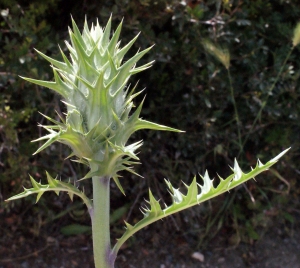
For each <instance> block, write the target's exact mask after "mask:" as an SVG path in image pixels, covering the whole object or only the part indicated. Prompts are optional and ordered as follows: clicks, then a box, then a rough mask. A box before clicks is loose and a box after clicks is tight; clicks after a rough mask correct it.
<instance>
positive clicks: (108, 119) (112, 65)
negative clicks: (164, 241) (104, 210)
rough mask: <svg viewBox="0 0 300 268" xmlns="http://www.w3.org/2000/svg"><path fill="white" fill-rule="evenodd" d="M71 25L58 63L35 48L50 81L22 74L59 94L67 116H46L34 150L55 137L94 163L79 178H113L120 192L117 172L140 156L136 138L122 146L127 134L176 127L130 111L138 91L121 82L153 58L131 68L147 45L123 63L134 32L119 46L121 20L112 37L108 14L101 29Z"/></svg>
mask: <svg viewBox="0 0 300 268" xmlns="http://www.w3.org/2000/svg"><path fill="white" fill-rule="evenodd" d="M72 26H73V30H71V29H69V35H70V40H71V43H69V42H66V46H67V48H68V50H69V52H70V55H69V58H68V57H67V56H66V55H65V54H64V52H63V51H62V50H61V55H62V58H63V61H57V60H55V59H52V58H50V57H48V56H46V55H45V54H43V53H41V52H39V51H37V52H38V53H39V54H40V55H41V56H42V57H44V58H45V59H46V60H48V61H49V62H50V63H51V67H52V69H53V73H54V82H49V81H41V80H34V79H31V78H24V79H25V80H27V81H29V82H32V83H35V84H37V85H40V86H44V87H47V88H50V89H52V90H54V91H55V92H57V93H58V94H60V95H61V96H62V97H63V102H64V103H65V105H66V108H67V115H66V118H65V119H64V118H61V122H58V121H56V120H54V119H52V118H49V117H48V116H45V117H46V118H47V119H48V120H49V121H51V122H52V123H54V125H52V126H42V127H43V128H45V129H46V130H47V131H48V132H49V134H48V135H45V136H43V137H41V138H39V139H37V140H36V141H40V140H47V141H46V142H45V143H44V144H43V145H42V146H41V147H40V148H39V149H38V150H37V151H36V153H38V152H40V151H41V150H43V149H45V148H46V147H48V146H49V145H51V144H52V143H53V142H55V141H58V142H61V143H64V144H66V145H68V146H69V147H70V148H71V149H72V154H71V156H76V157H78V160H77V161H78V162H80V163H84V164H87V165H88V166H90V167H91V164H92V163H93V166H95V165H94V164H96V166H97V167H98V168H97V170H94V169H91V171H90V172H89V173H88V174H87V175H86V176H85V177H84V179H85V178H90V177H92V176H95V175H96V176H109V177H113V178H114V180H115V181H116V183H117V185H118V186H119V188H120V190H121V191H122V192H123V190H122V187H121V185H120V183H119V181H118V175H117V173H118V172H119V171H121V170H128V171H130V172H132V173H135V172H134V171H133V169H132V164H135V163H137V162H136V161H138V160H139V159H138V157H137V155H136V153H135V152H136V150H137V149H138V148H139V147H140V146H141V145H142V142H141V141H140V142H136V143H133V144H127V142H128V139H129V137H130V136H131V135H132V134H133V133H134V132H135V131H137V130H140V129H154V130H168V131H176V132H178V131H179V130H176V129H173V128H169V127H166V126H162V125H158V124H155V123H152V122H149V121H146V120H143V119H141V118H140V117H139V115H140V112H141V109H142V103H141V104H140V105H139V106H138V107H137V109H136V110H135V111H134V112H133V113H131V109H132V108H133V107H134V105H133V99H134V98H135V97H136V96H137V95H139V94H140V93H141V92H137V93H134V89H135V88H133V90H131V91H129V87H126V86H127V84H128V80H129V78H130V76H131V75H133V74H136V73H139V72H141V71H144V70H146V69H148V68H149V67H151V66H152V64H153V62H149V63H146V64H145V65H143V66H139V67H136V64H137V62H138V61H139V60H140V59H141V58H142V57H143V56H144V55H145V54H146V53H147V52H148V51H149V50H150V49H151V47H149V48H147V49H145V50H142V51H138V52H137V53H136V54H135V55H134V56H133V57H132V58H130V59H128V60H127V61H126V62H123V59H124V56H125V54H126V53H127V52H128V50H129V49H130V48H131V47H132V45H133V44H134V42H135V41H136V39H137V37H138V35H137V36H135V37H134V38H133V39H132V40H131V41H130V42H129V43H128V44H127V45H125V46H124V47H122V48H120V42H119V36H120V32H121V28H122V22H121V23H120V24H119V26H118V27H117V29H116V31H115V32H114V34H112V36H111V18H110V19H109V20H108V22H107V25H106V27H105V28H102V27H100V25H99V23H98V21H97V23H96V25H92V27H91V29H89V28H88V25H87V22H86V21H85V24H84V29H83V32H82V33H80V31H79V29H78V27H77V25H76V23H75V22H74V20H73V19H72ZM110 36H111V37H110Z"/></svg>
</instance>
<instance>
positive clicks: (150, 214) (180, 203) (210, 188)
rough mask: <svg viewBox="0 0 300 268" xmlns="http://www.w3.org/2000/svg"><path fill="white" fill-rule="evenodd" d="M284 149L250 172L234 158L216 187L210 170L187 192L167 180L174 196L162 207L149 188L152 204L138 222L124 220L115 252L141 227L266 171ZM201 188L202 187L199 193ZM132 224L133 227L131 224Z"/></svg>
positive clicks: (258, 163) (170, 191) (280, 155)
mask: <svg viewBox="0 0 300 268" xmlns="http://www.w3.org/2000/svg"><path fill="white" fill-rule="evenodd" d="M288 150H289V149H287V150H284V151H283V152H281V153H280V154H279V155H277V156H276V157H274V158H273V159H271V160H270V161H269V162H267V163H266V164H262V163H261V162H260V161H259V160H258V161H257V164H256V167H255V168H254V169H252V170H251V171H250V172H248V173H244V172H243V171H242V170H241V168H240V167H239V165H238V163H237V161H236V160H235V161H234V167H233V168H232V172H233V174H231V175H230V176H228V177H227V178H226V179H222V178H221V177H219V178H220V183H219V185H218V186H217V187H214V185H213V180H212V179H210V177H209V175H208V173H207V172H205V174H204V176H203V177H202V176H201V178H202V180H203V185H199V184H198V183H197V182H196V178H194V179H193V181H192V183H191V184H190V185H186V187H187V193H186V195H184V194H183V193H181V192H180V190H179V189H175V188H174V187H173V186H172V184H171V183H170V182H169V181H166V184H167V186H168V188H169V193H170V194H171V197H172V204H171V205H169V206H167V205H166V207H165V208H164V209H162V207H161V205H160V204H159V201H158V200H156V199H155V198H154V196H153V194H152V192H151V191H150V190H149V201H148V204H149V206H150V207H149V208H148V207H146V208H142V212H143V215H144V218H143V219H142V220H140V221H139V222H138V223H136V224H135V225H134V226H132V225H130V224H128V223H125V224H126V226H127V229H126V232H125V233H124V234H123V236H122V237H121V238H120V239H119V240H118V242H117V243H116V245H115V246H114V248H113V252H114V254H117V252H118V250H119V249H120V247H121V245H122V244H123V243H124V242H125V241H126V240H127V239H128V238H129V237H131V236H132V235H133V234H134V233H136V232H137V231H139V230H141V229H142V228H144V227H145V226H147V225H149V224H151V223H153V222H155V221H158V220H160V219H163V218H165V217H167V216H170V215H172V214H174V213H177V212H179V211H182V210H184V209H187V208H190V207H192V206H195V205H198V204H200V203H202V202H204V201H206V200H209V199H212V198H214V197H216V196H218V195H220V194H223V193H225V192H227V191H230V190H231V189H233V188H235V187H237V186H238V185H240V184H242V183H244V182H246V181H248V180H250V179H252V178H255V177H256V176H257V175H258V174H260V173H262V172H263V171H266V170H268V169H269V168H270V167H271V166H273V165H274V164H275V163H276V162H277V161H278V160H279V158H280V157H282V156H283V155H284V154H285V153H286V152H287V151H288ZM199 188H200V189H201V191H200V193H199V191H198V190H199ZM128 226H130V228H128Z"/></svg>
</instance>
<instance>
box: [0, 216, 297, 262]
mask: <svg viewBox="0 0 300 268" xmlns="http://www.w3.org/2000/svg"><path fill="white" fill-rule="evenodd" d="M2 219H3V218H2ZM2 219H1V221H2ZM4 223H7V218H6V220H5V221H4ZM3 226H4V227H5V229H4V228H3ZM160 227H161V226H160V224H159V223H158V224H154V225H153V226H150V227H149V228H148V229H147V230H144V231H141V232H140V234H138V235H137V236H135V238H134V239H133V240H131V241H129V242H128V243H127V244H126V245H125V248H123V249H122V250H121V251H120V253H119V256H118V258H117V262H116V267H117V268H127V267H128V268H149V267H155V268H156V267H157V268H194V267H199V268H212V267H216V268H229V267H231V268H232V267H234V268H235V267H236V268H239V267H240V268H243V267H250V268H264V267H266V268H267V267H270V268H300V220H299V219H298V220H297V221H296V222H295V223H294V227H293V228H288V229H287V228H285V229H284V227H282V226H280V224H279V223H278V224H277V223H276V222H275V223H274V224H273V226H272V227H271V228H270V229H268V230H263V232H262V233H261V234H260V235H261V238H260V239H259V240H258V241H256V242H253V243H252V244H249V243H239V244H238V245H237V246H234V247H233V246H231V247H229V246H228V237H226V235H222V236H218V237H215V238H214V240H213V241H211V242H210V244H209V246H208V247H207V248H205V249H202V250H196V249H195V248H193V246H192V245H191V244H190V243H189V242H188V241H187V239H186V238H183V235H182V233H179V234H174V233H173V229H174V228H173V227H172V225H171V224H170V229H169V230H166V229H167V228H163V230H160ZM164 232H168V233H164ZM196 251H199V253H200V256H203V257H204V261H202V262H201V261H199V260H196V259H194V258H192V257H191V256H192V254H193V253H195V252H196ZM44 267H47V268H77V267H83V268H89V267H91V268H92V267H94V266H93V256H92V244H91V238H90V236H89V235H77V236H74V237H67V238H66V237H64V236H62V235H57V236H49V233H47V229H45V230H43V233H40V235H39V236H38V238H37V237H35V238H34V237H32V238H30V237H27V236H26V235H23V234H20V233H18V232H17V230H14V229H13V228H12V227H9V226H7V225H6V224H4V225H2V223H1V237H0V268H44Z"/></svg>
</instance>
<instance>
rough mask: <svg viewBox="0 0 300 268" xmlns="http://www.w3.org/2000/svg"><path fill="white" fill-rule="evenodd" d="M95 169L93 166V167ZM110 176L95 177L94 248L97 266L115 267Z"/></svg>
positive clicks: (102, 267)
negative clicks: (110, 222) (110, 224)
mask: <svg viewBox="0 0 300 268" xmlns="http://www.w3.org/2000/svg"><path fill="white" fill-rule="evenodd" d="M92 169H93V167H92ZM109 182H110V178H109V177H98V176H94V177H93V210H92V211H91V212H90V215H91V219H92V232H93V249H94V261H95V267H96V268H113V267H114V261H115V257H112V255H111V245H110V229H109V207H110V205H109V204H110V199H109V190H110V189H109Z"/></svg>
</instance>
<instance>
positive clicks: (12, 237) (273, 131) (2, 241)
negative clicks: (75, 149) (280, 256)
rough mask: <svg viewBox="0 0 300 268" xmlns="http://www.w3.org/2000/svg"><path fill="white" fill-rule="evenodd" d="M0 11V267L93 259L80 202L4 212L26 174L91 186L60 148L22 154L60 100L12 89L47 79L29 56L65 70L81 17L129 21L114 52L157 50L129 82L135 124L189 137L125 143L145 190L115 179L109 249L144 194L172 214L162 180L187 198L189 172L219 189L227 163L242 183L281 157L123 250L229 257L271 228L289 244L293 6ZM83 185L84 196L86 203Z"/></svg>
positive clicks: (294, 207) (27, 6) (299, 64)
mask: <svg viewBox="0 0 300 268" xmlns="http://www.w3.org/2000/svg"><path fill="white" fill-rule="evenodd" d="M0 12H1V15H0V93H1V94H0V267H19V266H17V265H19V264H20V263H22V261H24V260H27V259H29V258H31V257H37V256H43V257H42V258H43V259H44V260H46V259H47V256H48V257H49V256H52V255H51V254H52V253H50V252H52V251H54V250H53V248H55V247H56V248H59V247H60V248H64V247H66V248H68V247H72V246H74V245H75V246H77V247H79V248H81V249H82V252H84V251H85V250H86V251H89V252H90V250H91V236H90V227H89V226H90V220H89V216H88V214H87V213H86V211H85V207H84V206H83V204H82V203H81V202H80V201H79V200H77V199H75V200H74V202H73V203H71V202H70V200H69V197H68V196H67V195H66V194H61V195H59V196H56V195H55V194H54V193H47V194H45V195H44V196H43V198H41V200H40V201H39V203H38V204H35V197H34V196H29V197H28V198H26V199H21V200H17V201H14V202H10V203H6V202H4V200H5V199H7V198H9V197H10V196H12V195H15V194H17V193H19V192H21V191H23V188H22V187H23V186H24V187H26V188H29V187H31V185H30V180H29V177H28V173H29V174H31V175H32V176H33V177H34V178H36V179H38V180H41V181H42V182H45V170H47V171H48V172H49V173H50V174H51V175H52V176H56V175H57V176H58V177H60V178H61V179H62V180H66V181H67V180H69V179H70V180H71V181H76V180H77V179H80V178H81V176H82V175H83V174H85V173H86V170H84V167H82V166H80V165H78V164H76V163H74V162H71V161H69V160H64V159H65V158H66V157H67V156H68V154H69V151H68V148H66V147H64V146H62V145H60V144H58V143H57V144H54V145H52V146H51V147H50V148H47V149H46V150H44V151H43V152H41V153H39V154H38V155H32V154H33V153H34V152H35V150H36V149H37V148H38V147H39V144H37V143H31V141H32V140H34V139H36V138H38V137H40V136H41V135H42V132H43V130H42V129H41V128H38V127H37V124H38V123H43V124H44V123H45V118H43V117H42V116H41V115H40V114H39V113H38V112H41V113H43V114H47V115H49V116H50V117H55V111H58V112H64V108H63V105H62V103H61V101H60V100H61V99H60V96H58V95H55V94H53V92H52V91H50V90H48V89H46V88H41V87H38V86H36V85H33V84H30V83H27V82H25V81H23V80H22V79H21V78H20V77H19V75H21V76H25V77H30V78H35V79H41V80H51V79H52V78H53V74H52V71H51V68H50V67H49V63H48V62H46V61H45V60H43V59H42V58H41V57H39V56H38V54H37V53H36V52H35V50H34V48H36V49H38V50H40V51H42V52H43V53H45V54H47V55H48V56H51V57H52V58H56V59H59V60H60V59H61V56H60V52H59V46H60V47H61V48H62V49H63V50H64V51H66V47H65V44H64V40H68V26H71V15H72V17H73V18H74V20H75V21H76V22H77V25H78V27H79V28H80V29H82V26H83V23H84V20H85V18H86V19H87V21H88V23H89V25H91V23H95V22H96V19H97V18H98V20H99V23H100V25H103V26H104V25H105V24H106V22H107V20H108V18H109V16H110V15H111V14H112V15H113V27H114V28H116V27H117V25H118V23H119V22H120V21H121V20H122V19H124V24H123V30H122V33H121V40H122V42H121V46H122V45H124V44H126V43H127V42H128V41H129V40H131V39H132V38H133V37H134V36H135V35H136V34H137V33H138V32H141V35H140V37H139V38H138V40H137V41H136V43H135V44H134V47H133V48H132V49H131V50H130V52H129V54H130V53H131V54H134V53H135V52H136V51H137V50H138V49H140V48H141V49H144V48H146V47H149V46H151V45H153V44H155V46H154V48H153V49H152V50H151V51H150V52H149V53H148V54H147V55H146V56H145V57H144V58H143V59H142V60H141V62H140V65H142V64H144V63H146V62H149V61H152V60H155V64H154V66H153V67H152V68H150V69H149V70H146V71H144V72H143V73H140V74H138V75H136V76H133V77H132V78H131V83H132V84H135V83H136V82H137V81H139V86H138V88H139V89H143V88H145V94H146V95H147V97H146V101H145V104H144V110H143V111H142V117H143V118H145V119H148V120H150V121H153V122H157V123H160V124H164V125H168V126H171V127H174V128H178V129H181V130H184V131H186V132H185V133H181V134H176V133H167V132H154V131H140V132H138V133H136V134H135V135H134V137H133V140H135V141H137V140H140V139H143V140H144V145H143V147H142V148H141V153H140V154H139V157H140V159H141V162H142V165H139V166H137V167H136V170H137V172H138V173H139V174H141V175H142V176H143V177H144V179H141V178H139V177H136V176H134V175H132V174H128V173H123V174H122V175H123V178H122V179H121V183H122V185H123V187H124V190H125V192H126V196H123V195H122V194H121V193H120V192H119V190H118V188H117V187H116V186H115V185H114V184H112V193H111V208H112V210H111V211H112V216H111V224H112V227H111V231H112V240H114V238H117V237H119V236H121V234H122V232H123V226H124V223H123V221H124V220H127V221H129V222H130V223H134V222H136V221H137V220H138V219H140V218H141V217H142V214H141V213H140V211H139V207H140V206H141V205H143V204H144V202H145V201H144V199H145V198H147V193H148V188H149V187H150V188H151V189H152V192H153V193H154V195H155V197H156V198H159V199H160V200H161V201H162V202H166V203H168V202H169V201H170V199H169V195H168V192H167V190H166V186H165V183H164V178H166V179H169V180H170V181H171V182H172V183H173V185H175V186H177V187H180V188H182V189H184V185H183V182H185V183H190V182H191V180H192V179H193V177H194V176H195V175H196V176H197V177H198V180H199V182H200V183H201V178H200V177H199V176H198V173H199V174H204V172H205V170H208V172H209V174H210V176H211V177H212V178H213V177H217V174H219V175H220V176H221V177H226V176H228V175H229V174H230V172H231V170H230V166H232V165H233V160H234V158H235V157H236V158H237V160H238V162H239V164H240V166H241V168H242V169H243V171H244V172H248V171H250V167H251V166H252V167H253V166H255V165H256V160H257V158H259V159H260V160H261V161H262V162H263V163H265V162H267V161H269V160H270V159H271V158H272V157H274V156H275V155H277V154H278V153H280V152H281V151H282V150H284V149H286V148H288V147H292V149H291V150H290V151H289V152H288V154H287V155H286V156H284V158H283V159H282V160H280V162H279V163H278V164H276V165H275V166H274V167H272V169H271V170H270V171H269V172H266V173H263V174H262V175H260V176H259V177H258V178H256V181H254V180H252V181H250V182H248V183H247V184H246V185H244V186H240V187H239V189H236V190H234V191H232V192H231V193H230V194H224V195H222V196H220V197H218V198H215V199H214V200H212V201H209V202H206V203H204V204H201V205H200V206H197V207H195V208H193V209H189V210H187V211H184V212H182V213H180V214H178V215H174V216H173V217H171V218H170V219H166V220H165V221H163V222H159V223H157V224H156V225H155V224H154V225H155V226H151V227H149V228H148V229H147V230H145V231H141V232H143V233H141V234H137V235H136V236H135V237H134V238H133V239H131V240H129V241H128V243H127V246H128V247H129V248H130V247H131V246H133V247H134V245H140V244H142V243H148V244H150V245H152V246H153V247H156V246H157V245H161V244H159V243H162V244H163V243H164V242H165V241H166V239H170V240H168V241H171V242H170V243H174V244H176V243H177V245H185V246H186V247H188V248H190V249H192V250H202V251H205V250H206V249H207V248H208V247H209V245H211V243H216V241H218V239H219V237H222V239H223V240H224V241H225V244H226V245H228V246H229V247H230V246H234V247H236V246H239V245H240V244H241V243H244V244H250V245H252V244H253V243H255V241H257V240H259V239H261V237H262V233H263V232H266V231H267V230H268V229H269V228H271V227H272V226H273V225H274V224H276V226H277V227H278V228H279V229H280V230H282V232H285V233H287V234H292V233H293V232H294V231H295V228H297V224H298V227H299V219H300V183H299V176H300V175H299V174H300V169H299V159H300V157H299V153H300V150H299V146H300V139H299V132H300V122H299V111H300V101H299V100H300V99H299V98H300V97H299V96H300V85H299V75H300V61H299V56H300V53H299V47H297V46H295V47H293V42H292V39H293V34H294V29H295V27H296V25H297V23H298V22H299V18H300V1H296V0H295V1H287V0H286V1H285V0H276V1H266V0H254V1H253V0H243V1H242V0H206V1H204V0H203V1H189V0H186V1H184V0H183V1H175V0H118V1H117V0H106V1H102V0H85V1H79V0H77V1H74V0H72V1H71V0H44V1H38V0H31V1H28V0H23V1H22V0H18V1H16V0H2V1H1V3H0ZM58 45H59V46H58ZM125 60H126V59H125ZM142 98H143V96H140V97H139V99H138V101H140V100H142ZM137 103H138V102H137ZM89 183H90V182H89V181H84V182H82V183H81V184H80V187H84V188H85V191H86V193H87V194H90V193H91V186H90V185H89ZM170 229H171V230H172V232H171V231H170ZM171 233H172V234H171ZM170 234H171V235H170ZM172 239H173V240H172ZM162 241H163V242H162ZM175 241H176V242H175ZM73 250H74V249H73ZM54 252H55V251H54ZM66 252H67V254H70V255H72V254H74V251H72V250H71V249H70V250H69V251H66ZM75 252H76V251H75ZM43 254H44V255H43ZM89 254H91V253H89ZM89 254H86V256H88V258H90V259H87V260H86V263H87V262H88V261H89V260H90V261H91V265H92V256H89ZM33 255H34V256H33ZM78 256H79V255H78ZM7 258H9V259H10V260H11V261H5V260H4V259H7ZM1 259H2V260H4V261H3V262H1ZM41 263H43V261H41ZM76 263H77V264H78V265H79V260H78V261H77V262H76V261H74V262H73V264H66V265H65V266H63V267H77V266H76ZM1 265H3V266H1ZM9 265H12V266H9ZM20 265H21V264H20ZM32 265H33V264H32ZM20 267H21V266H20ZM22 267H25V266H22ZM31 267H50V266H42V264H40V265H38V264H36V266H31ZM53 267H59V266H53ZM82 267H89V266H88V265H86V266H82ZM91 267H92V266H91ZM120 267H127V266H120ZM128 267H129V266H128ZM170 267H171V266H170ZM195 267H196V266H195Z"/></svg>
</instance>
